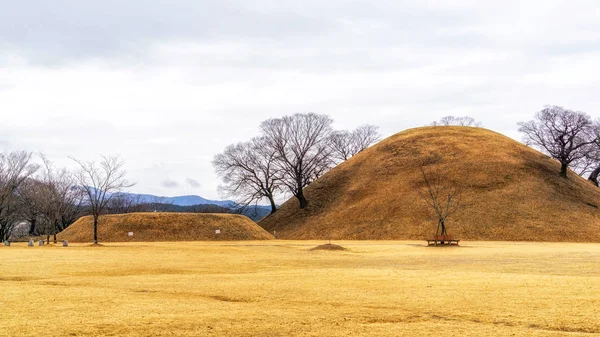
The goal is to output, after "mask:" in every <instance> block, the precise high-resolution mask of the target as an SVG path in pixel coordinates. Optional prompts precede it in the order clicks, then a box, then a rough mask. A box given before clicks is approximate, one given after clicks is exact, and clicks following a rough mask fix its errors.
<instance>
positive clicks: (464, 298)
mask: <svg viewBox="0 0 600 337" xmlns="http://www.w3.org/2000/svg"><path fill="white" fill-rule="evenodd" d="M323 243H324V242H322V241H318V242H317V241H313V242H306V241H279V240H276V241H253V242H226V243H224V242H209V243H197V242H186V243H173V242H172V243H108V244H105V245H104V246H101V247H92V246H90V245H85V244H80V245H72V246H70V247H66V248H63V247H53V246H46V247H37V246H36V247H26V245H25V244H13V246H11V247H0V257H1V259H0V289H1V291H2V296H0V308H1V310H2V314H1V317H0V322H1V323H2V328H1V329H0V335H1V336H36V337H37V336H432V335H445V336H598V335H600V245H598V244H577V243H511V242H477V243H464V245H463V246H462V247H443V248H440V247H426V246H424V245H423V242H392V241H380V242H367V241H362V242H361V241H336V242H334V243H336V244H339V245H341V246H344V247H346V248H348V250H347V251H310V249H311V248H312V247H315V246H317V245H319V244H323Z"/></svg>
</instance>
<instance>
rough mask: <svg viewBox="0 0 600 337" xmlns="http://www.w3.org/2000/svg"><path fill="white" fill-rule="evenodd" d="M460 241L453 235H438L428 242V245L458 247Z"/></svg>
mask: <svg viewBox="0 0 600 337" xmlns="http://www.w3.org/2000/svg"><path fill="white" fill-rule="evenodd" d="M459 241H460V240H457V239H455V238H454V236H453V235H436V236H435V237H434V238H433V239H428V240H427V245H429V246H433V245H436V246H437V245H458V242H459Z"/></svg>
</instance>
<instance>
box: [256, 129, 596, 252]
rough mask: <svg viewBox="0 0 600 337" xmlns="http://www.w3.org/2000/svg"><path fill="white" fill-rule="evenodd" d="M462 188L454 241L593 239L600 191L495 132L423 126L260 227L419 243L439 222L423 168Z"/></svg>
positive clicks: (304, 235) (329, 178) (335, 173)
mask: <svg viewBox="0 0 600 337" xmlns="http://www.w3.org/2000/svg"><path fill="white" fill-rule="evenodd" d="M421 167H423V168H424V170H425V172H430V173H431V172H435V173H436V174H438V176H442V178H443V180H445V181H454V182H456V183H457V184H458V185H459V186H461V187H462V190H463V192H462V198H461V199H462V200H463V203H464V204H465V207H464V208H463V209H462V210H461V211H460V212H459V213H457V214H456V215H455V216H452V217H451V218H450V219H449V221H448V223H447V228H448V231H449V233H450V234H452V235H454V236H455V237H457V238H460V239H461V240H514V241H575V242H584V241H588V242H600V209H599V206H600V189H599V188H597V187H595V186H593V185H592V184H591V183H589V182H587V181H586V180H585V179H583V178H581V177H579V176H577V175H576V174H575V173H573V172H569V177H568V179H565V178H562V177H560V176H559V171H560V166H559V164H558V163H557V162H555V161H554V160H552V159H551V158H549V157H547V156H545V155H543V154H542V153H540V152H538V151H536V150H533V149H531V148H529V147H527V146H525V145H523V144H521V143H519V142H517V141H515V140H512V139H510V138H508V137H506V136H503V135H501V134H498V133H495V132H492V131H489V130H486V129H482V128H469V127H424V128H417V129H411V130H407V131H404V132H401V133H398V134H396V135H394V136H392V137H389V138H387V139H385V140H383V141H382V142H380V143H379V144H377V145H375V146H373V147H371V148H369V149H367V150H365V151H363V152H362V153H359V154H358V155H356V156H355V157H353V158H351V159H350V160H348V161H346V162H344V163H342V164H341V165H339V166H338V167H336V168H335V169H333V170H331V171H330V172H329V173H327V174H325V175H324V176H322V177H321V178H319V179H318V180H317V181H316V182H314V183H313V184H311V185H310V186H309V187H308V188H307V189H306V195H307V199H308V200H309V205H308V207H307V208H305V209H299V207H298V202H297V201H296V199H294V198H292V199H290V200H288V201H287V202H286V203H284V204H283V205H282V206H281V208H280V209H279V210H278V211H277V212H276V213H275V214H273V215H271V216H269V217H267V218H266V219H264V220H263V221H261V222H260V225H261V226H262V227H263V228H265V229H266V230H268V231H269V232H271V233H273V232H274V231H275V232H276V236H277V237H278V238H283V239H336V240H339V239H368V240H371V239H375V240H382V239H425V238H428V237H431V236H433V234H435V227H436V225H437V221H436V219H434V218H432V214H431V212H430V210H429V209H428V208H426V206H425V205H424V202H423V200H422V199H421V198H420V197H419V194H418V193H417V187H416V186H418V185H419V184H420V183H421V182H422V180H423V178H422V177H423V176H422V173H421V171H420V168H421Z"/></svg>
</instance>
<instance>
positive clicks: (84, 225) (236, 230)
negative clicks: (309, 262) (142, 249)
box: [58, 213, 273, 242]
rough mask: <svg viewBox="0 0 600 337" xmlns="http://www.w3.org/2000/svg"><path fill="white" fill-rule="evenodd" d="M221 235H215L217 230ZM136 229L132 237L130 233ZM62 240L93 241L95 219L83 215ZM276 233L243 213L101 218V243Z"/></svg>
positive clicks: (255, 236) (257, 237) (248, 237)
mask: <svg viewBox="0 0 600 337" xmlns="http://www.w3.org/2000/svg"><path fill="white" fill-rule="evenodd" d="M217 229H219V230H221V234H218V235H217V234H215V230H217ZM129 232H133V236H128V233H129ZM58 238H59V239H60V240H68V241H69V242H90V241H92V239H93V218H92V217H91V216H86V217H83V218H81V219H79V220H77V222H75V223H74V224H72V225H71V226H69V227H68V228H67V229H66V230H64V231H63V232H61V233H60V234H58ZM272 238H273V236H272V235H271V234H269V233H267V232H265V231H264V230H263V229H262V228H260V227H259V226H258V225H257V224H256V223H255V222H253V221H252V220H250V219H248V218H247V217H245V216H242V215H234V214H199V213H129V214H116V215H104V216H101V217H100V219H99V224H98V239H99V241H100V242H127V241H128V242H131V241H196V240H268V239H272Z"/></svg>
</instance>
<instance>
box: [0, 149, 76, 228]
mask: <svg viewBox="0 0 600 337" xmlns="http://www.w3.org/2000/svg"><path fill="white" fill-rule="evenodd" d="M40 159H41V162H42V164H41V165H40V164H36V163H34V162H33V156H32V154H31V153H28V152H22V151H20V152H7V153H0V239H2V240H7V239H8V238H9V236H10V235H11V233H12V231H13V229H14V227H15V226H17V225H19V224H20V223H26V224H28V225H29V230H28V234H30V235H47V236H48V239H49V237H50V235H54V238H55V240H56V236H55V235H56V233H58V232H60V231H61V230H63V229H64V228H66V227H67V226H69V225H70V224H71V223H73V222H74V221H75V220H77V218H78V217H79V216H81V215H82V212H83V204H82V198H81V189H79V188H78V186H77V184H76V181H75V179H74V176H73V174H72V173H71V172H70V171H68V170H66V169H57V168H55V167H54V166H53V164H52V163H51V162H50V161H49V160H47V159H46V158H45V157H44V156H42V155H40Z"/></svg>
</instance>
